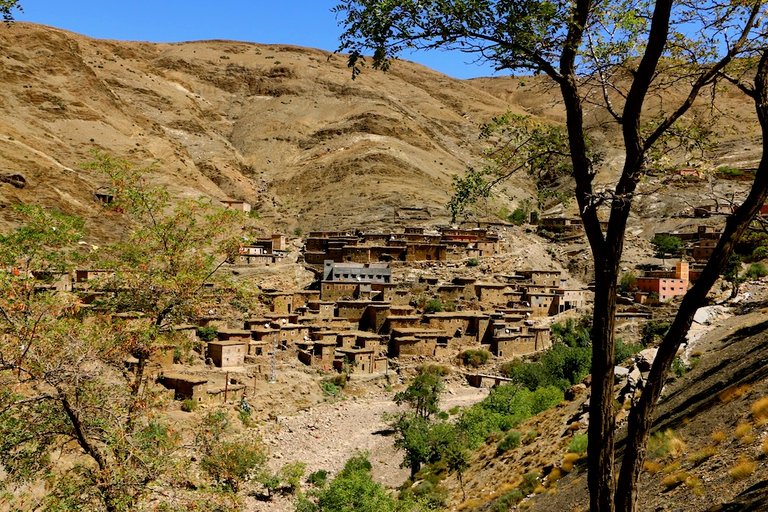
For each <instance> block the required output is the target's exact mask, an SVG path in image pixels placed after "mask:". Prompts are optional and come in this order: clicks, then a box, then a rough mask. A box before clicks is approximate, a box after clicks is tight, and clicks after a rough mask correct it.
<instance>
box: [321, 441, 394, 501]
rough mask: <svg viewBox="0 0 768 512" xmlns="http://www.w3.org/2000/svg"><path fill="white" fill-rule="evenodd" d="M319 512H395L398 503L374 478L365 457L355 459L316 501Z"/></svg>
mask: <svg viewBox="0 0 768 512" xmlns="http://www.w3.org/2000/svg"><path fill="white" fill-rule="evenodd" d="M317 507H318V510H319V511H320V512H394V511H395V510H396V509H397V507H396V503H395V500H394V499H393V498H392V497H391V496H390V495H389V494H388V493H387V491H386V490H385V489H384V488H383V487H382V486H381V484H379V483H377V482H374V481H373V478H371V463H370V461H369V460H368V455H367V454H366V453H360V454H357V455H355V456H354V457H352V458H351V459H349V460H348V461H347V463H346V464H345V465H344V469H342V470H341V472H339V474H338V475H336V478H334V479H333V480H332V481H331V483H330V484H329V485H328V487H327V488H326V489H324V490H323V491H321V492H320V495H319V496H318V498H317Z"/></svg>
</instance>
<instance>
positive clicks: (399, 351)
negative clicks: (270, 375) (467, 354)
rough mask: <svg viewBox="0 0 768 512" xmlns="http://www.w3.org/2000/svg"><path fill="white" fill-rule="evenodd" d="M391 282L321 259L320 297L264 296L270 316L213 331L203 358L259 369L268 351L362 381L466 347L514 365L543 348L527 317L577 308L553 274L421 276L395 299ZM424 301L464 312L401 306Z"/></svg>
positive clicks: (368, 270)
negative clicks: (398, 362) (494, 278)
mask: <svg viewBox="0 0 768 512" xmlns="http://www.w3.org/2000/svg"><path fill="white" fill-rule="evenodd" d="M390 279H391V270H390V269H389V268H388V267H387V266H386V265H383V264H379V263H370V264H362V263H335V262H333V261H330V260H328V261H326V262H325V263H324V266H323V277H322V280H321V290H320V291H315V290H303V291H297V292H279V291H272V292H267V293H266V294H265V297H266V299H267V302H268V303H269V304H270V309H271V312H270V313H269V314H267V315H264V316H262V317H258V318H250V319H248V320H246V321H245V322H244V325H243V328H244V329H243V330H229V329H220V330H219V333H218V339H217V340H216V341H214V342H210V343H209V344H208V349H207V354H208V357H209V358H210V360H211V362H212V363H213V364H215V365H216V366H227V365H231V366H238V365H241V364H244V362H249V363H251V364H258V365H260V366H261V367H262V368H263V367H264V365H266V364H268V360H269V358H271V357H272V354H273V352H274V357H275V359H277V360H280V361H282V362H291V361H296V360H297V359H298V361H301V362H302V363H304V364H306V365H309V366H313V367H316V368H318V369H321V370H324V371H330V370H337V371H338V370H342V369H343V370H345V371H350V372H353V373H364V374H371V373H378V372H384V371H386V368H387V358H401V359H404V358H405V359H407V358H420V357H424V358H430V357H452V356H454V355H456V354H458V353H459V352H460V351H461V350H465V349H468V348H486V349H488V350H490V351H491V352H493V353H494V354H495V355H496V356H497V357H503V358H513V357H519V356H522V355H527V354H532V353H535V352H539V351H541V350H544V349H546V348H548V347H549V346H551V342H550V339H549V328H547V327H539V326H537V323H536V321H535V320H534V318H535V317H537V316H544V315H552V314H556V313H558V312H562V311H565V310H568V309H572V308H577V307H581V306H583V305H584V300H585V299H584V292H583V291H582V290H571V289H566V288H565V286H564V282H565V281H564V279H563V278H562V274H561V272H560V271H552V270H529V271H520V272H518V273H516V274H514V275H510V276H503V280H504V282H487V283H484V282H478V281H476V280H475V279H474V278H468V277H462V278H455V279H454V280H453V281H451V282H450V283H441V282H440V280H439V279H437V278H429V277H427V278H424V279H423V280H422V281H421V282H420V283H418V286H417V287H416V290H418V292H416V291H415V290H414V289H408V288H400V289H398V290H397V291H399V292H403V293H394V291H395V289H394V288H393V287H394V286H395V285H394V284H392V283H391V282H390ZM336 284H339V286H336ZM341 284H343V285H350V287H348V288H342V287H340V285H341ZM326 285H329V286H326ZM417 293H418V295H417ZM425 297H432V298H434V299H436V300H439V301H441V303H442V302H443V301H444V302H455V303H458V304H460V305H470V304H471V305H472V306H471V307H472V309H471V310H470V309H467V310H463V311H437V312H431V313H419V312H418V311H417V309H416V308H415V307H413V306H411V305H410V304H411V303H420V302H423V301H426V300H427V299H426V298H425Z"/></svg>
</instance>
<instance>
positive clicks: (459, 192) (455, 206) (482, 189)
mask: <svg viewBox="0 0 768 512" xmlns="http://www.w3.org/2000/svg"><path fill="white" fill-rule="evenodd" d="M491 186H492V184H491V183H489V182H488V180H487V179H486V174H485V173H484V172H482V171H476V170H474V169H469V170H468V171H467V172H466V174H465V175H464V176H463V177H461V176H459V175H457V174H454V175H453V191H454V193H453V196H451V200H450V201H449V202H448V205H447V208H448V211H449V212H451V222H456V219H457V218H459V217H466V216H467V215H468V213H469V212H470V208H471V207H472V206H473V205H474V204H475V203H477V202H478V201H479V200H480V199H483V198H487V197H490V195H491Z"/></svg>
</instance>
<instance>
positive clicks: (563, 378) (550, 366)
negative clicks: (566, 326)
mask: <svg viewBox="0 0 768 512" xmlns="http://www.w3.org/2000/svg"><path fill="white" fill-rule="evenodd" d="M591 364H592V351H591V350H590V349H589V348H588V347H580V346H576V347H569V346H567V345H565V344H564V343H560V342H556V343H554V344H553V345H552V347H551V348H550V349H549V350H546V351H545V352H544V353H542V354H541V356H540V357H539V361H538V362H532V363H517V364H514V365H512V366H510V367H506V368H505V371H508V372H509V373H510V374H511V378H512V379H514V380H515V382H519V383H520V384H523V385H524V386H526V387H527V388H528V389H530V390H532V391H533V390H536V389H538V388H541V387H546V386H556V387H558V388H560V389H563V390H565V389H567V388H569V387H571V386H573V385H574V384H576V383H578V382H580V381H581V380H582V379H583V378H584V377H586V376H587V375H588V374H589V370H590V365H591Z"/></svg>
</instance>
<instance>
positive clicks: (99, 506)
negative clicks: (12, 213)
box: [0, 207, 178, 511]
mask: <svg viewBox="0 0 768 512" xmlns="http://www.w3.org/2000/svg"><path fill="white" fill-rule="evenodd" d="M18 211H19V213H20V214H21V215H22V217H23V218H24V219H25V222H24V224H23V225H22V226H21V227H19V228H17V229H16V230H15V231H13V232H12V233H10V234H9V235H5V236H2V237H0V258H2V265H3V267H4V268H6V269H9V271H7V272H3V273H1V274H2V275H0V289H1V290H2V293H0V297H1V298H0V327H1V328H0V331H1V332H2V334H1V335H0V462H1V463H2V464H3V466H4V468H5V470H6V472H7V473H8V478H7V479H6V481H5V482H3V485H8V484H13V483H19V482H27V481H34V480H36V479H40V478H42V476H43V475H45V474H49V475H50V478H49V485H50V488H51V489H50V494H49V497H48V498H47V501H48V503H49V505H50V506H54V505H55V506H57V507H58V506H63V507H65V508H66V504H67V503H70V502H71V500H73V499H75V497H76V496H78V495H79V496H85V497H86V498H85V501H83V499H82V498H81V499H80V503H79V504H78V506H80V507H86V508H88V509H91V510H109V511H116V510H123V509H127V508H130V507H131V506H132V505H133V504H134V503H136V502H137V501H138V500H139V499H141V497H142V496H144V495H145V494H146V493H148V492H150V490H151V489H150V487H148V485H149V484H151V483H152V482H155V481H156V480H157V479H158V478H160V476H161V475H162V474H163V473H164V472H165V471H166V470H167V469H169V468H170V467H171V466H172V465H173V463H174V459H175V458H174V454H175V452H176V450H177V449H178V438H177V436H176V435H175V434H174V433H173V431H172V429H170V428H169V427H168V425H167V423H166V422H164V421H163V419H162V418H158V417H150V416H149V415H146V414H141V420H142V421H140V422H136V423H134V424H133V425H132V426H131V428H127V424H126V417H127V413H128V411H131V410H132V406H133V404H134V403H135V401H136V395H135V394H134V393H133V392H132V391H133V390H132V388H131V387H130V385H128V384H129V383H130V382H131V378H130V376H126V374H125V373H124V371H123V369H124V364H125V357H126V356H127V354H126V351H125V349H124V347H125V346H128V345H130V344H131V343H132V340H131V335H130V334H129V333H126V332H123V331H120V330H116V329H114V328H112V326H110V325H108V323H107V322H105V321H104V319H103V318H101V317H99V316H95V315H92V314H89V312H88V311H87V310H83V309H81V307H80V303H79V300H78V297H77V295H76V294H74V293H72V292H68V291H60V290H57V288H56V284H57V283H62V282H63V283H66V282H67V281H66V278H65V276H67V274H68V272H69V271H70V270H71V269H72V267H73V265H74V263H75V262H76V261H77V260H78V259H79V258H78V257H77V256H78V255H77V249H76V248H75V247H77V245H76V243H77V242H78V241H79V240H80V239H81V238H82V231H81V229H82V221H81V220H79V219H76V218H73V217H69V216H66V215H62V214H59V213H56V212H49V211H46V210H44V209H42V208H39V207H20V208H18ZM121 384H122V385H121ZM134 419H135V420H138V419H139V414H136V415H134ZM56 451H58V452H59V453H60V454H62V455H63V454H66V455H69V456H73V457H75V458H76V460H78V459H79V460H80V463H78V464H77V465H76V466H75V467H72V468H66V467H65V468H62V467H60V466H59V465H58V464H57V460H56V459H54V458H52V457H51V454H52V453H54V452H56ZM86 461H87V462H86ZM76 501H77V500H76Z"/></svg>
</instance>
